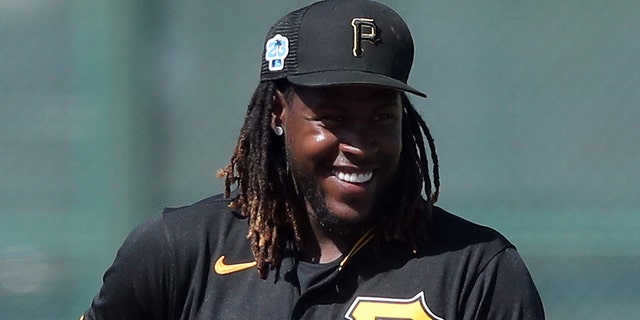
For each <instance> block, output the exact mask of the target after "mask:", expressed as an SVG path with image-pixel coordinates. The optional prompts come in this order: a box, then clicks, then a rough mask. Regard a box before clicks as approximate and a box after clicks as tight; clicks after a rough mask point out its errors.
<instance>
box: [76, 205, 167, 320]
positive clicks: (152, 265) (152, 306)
mask: <svg viewBox="0 0 640 320" xmlns="http://www.w3.org/2000/svg"><path fill="white" fill-rule="evenodd" d="M168 252H170V248H169V244H168V241H167V236H166V235H165V228H164V227H163V225H162V218H161V216H157V217H155V218H154V219H150V220H148V221H147V222H145V223H143V224H142V225H140V226H138V227H137V228H136V229H135V230H133V231H132V232H131V234H130V235H129V236H128V237H127V239H126V240H125V241H124V243H123V244H122V246H121V247H120V249H119V250H118V253H117V255H116V258H115V260H114V262H113V264H112V265H111V267H110V268H109V269H108V270H107V271H106V272H105V274H104V277H103V284H102V288H101V289H100V291H99V293H98V295H97V296H96V297H95V298H94V299H93V302H92V303H91V307H90V308H89V310H87V311H86V312H85V314H84V315H83V316H82V317H80V319H86V320H110V319H113V320H116V319H118V320H126V319H163V318H165V315H166V314H167V313H166V311H167V310H166V309H167V308H169V307H170V306H168V302H169V301H171V300H169V299H168V298H167V294H166V292H167V291H168V288H169V286H170V275H171V270H169V268H170V266H171V264H170V263H169V261H170V253H168Z"/></svg>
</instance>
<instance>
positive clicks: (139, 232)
mask: <svg viewBox="0 0 640 320" xmlns="http://www.w3.org/2000/svg"><path fill="white" fill-rule="evenodd" d="M230 201H231V199H229V198H225V197H223V196H222V195H215V196H212V197H209V198H206V199H204V200H201V201H198V202H196V203H194V204H191V205H187V206H183V207H177V208H165V209H164V210H163V211H162V213H160V214H156V215H154V216H152V217H150V218H148V219H147V220H145V221H143V222H142V223H141V224H140V225H138V226H137V227H136V228H135V229H134V230H133V231H132V232H131V233H130V234H129V236H128V237H127V239H126V240H125V243H124V244H123V246H122V248H121V250H127V249H129V248H131V249H133V250H136V249H137V251H146V250H150V251H149V252H150V254H153V255H156V256H157V255H158V254H160V255H167V254H171V253H174V254H176V255H178V256H185V255H184V253H186V252H185V250H186V251H190V250H199V247H201V246H203V245H208V244H211V243H212V242H213V243H216V242H217V239H218V238H222V237H228V238H229V237H230V238H234V237H235V238H238V239H244V238H245V235H246V230H247V225H246V223H242V220H244V218H243V217H242V216H241V215H240V214H239V212H237V211H236V210H234V209H231V208H229V203H230ZM239 222H240V223H239ZM159 246H162V247H163V248H164V249H165V250H161V251H162V253H159V252H157V250H153V249H154V248H158V247H159ZM154 252H155V253H154Z"/></svg>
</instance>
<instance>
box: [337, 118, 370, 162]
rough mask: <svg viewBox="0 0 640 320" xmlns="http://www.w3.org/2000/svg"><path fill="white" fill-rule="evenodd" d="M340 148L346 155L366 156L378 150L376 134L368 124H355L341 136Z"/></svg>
mask: <svg viewBox="0 0 640 320" xmlns="http://www.w3.org/2000/svg"><path fill="white" fill-rule="evenodd" d="M339 139H340V142H339V143H340V144H339V150H340V151H341V152H342V153H343V154H345V155H351V156H355V157H358V158H366V157H368V156H371V155H373V154H375V153H377V152H378V142H377V138H376V134H375V133H373V132H371V130H370V129H369V128H366V126H355V127H352V128H351V129H350V130H348V131H347V132H343V133H342V134H341V135H340V137H339Z"/></svg>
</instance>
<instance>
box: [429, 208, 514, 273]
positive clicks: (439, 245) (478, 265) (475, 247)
mask: <svg viewBox="0 0 640 320" xmlns="http://www.w3.org/2000/svg"><path fill="white" fill-rule="evenodd" d="M426 248H427V250H426V255H427V256H432V257H433V256H437V257H440V258H442V259H445V260H446V261H450V262H453V263H455V264H459V265H467V266H468V267H471V268H474V269H476V270H477V271H478V272H480V270H482V269H484V268H485V267H486V266H487V265H488V264H489V263H490V262H491V260H493V259H495V258H499V256H501V255H502V254H504V252H506V251H508V250H511V249H515V247H514V245H513V244H512V243H511V242H509V240H507V238H505V237H504V236H503V235H502V234H500V233H499V232H498V231H496V230H495V229H493V228H490V227H487V226H483V225H479V224H477V223H474V222H471V221H469V220H466V219H464V218H461V217H460V216H457V215H455V214H452V213H450V212H447V211H445V210H443V209H441V208H439V207H434V212H433V221H432V225H431V233H430V239H429V242H428V243H427V246H426Z"/></svg>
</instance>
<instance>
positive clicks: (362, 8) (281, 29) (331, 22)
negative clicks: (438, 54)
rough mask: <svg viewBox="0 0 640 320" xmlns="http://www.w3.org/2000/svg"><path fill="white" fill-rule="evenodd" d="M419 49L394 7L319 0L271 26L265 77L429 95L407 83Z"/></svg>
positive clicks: (363, 1)
mask: <svg viewBox="0 0 640 320" xmlns="http://www.w3.org/2000/svg"><path fill="white" fill-rule="evenodd" d="M413 52H414V47H413V39H412V38H411V32H410V31H409V28H408V27H407V25H406V24H405V22H404V21H403V20H402V18H401V17H400V16H399V15H398V14H397V13H396V12H395V11H393V10H392V9H391V8H389V7H387V6H385V5H383V4H381V3H378V2H375V1H370V0H326V1H319V2H316V3H313V4H311V5H309V6H306V7H304V8H301V9H298V10H295V11H292V12H290V13H288V14H287V15H285V16H284V17H283V18H281V19H280V20H278V21H277V22H276V23H275V24H274V25H273V26H272V27H271V29H270V30H269V32H268V33H267V36H266V39H265V46H264V49H263V52H262V53H263V54H262V69H261V71H260V80H261V81H269V80H278V79H287V80H288V81H289V82H291V83H293V84H296V85H300V86H308V87H321V86H333V85H344V84H362V85H373V86H381V87H386V88H392V89H397V90H402V91H406V92H410V93H413V94H416V95H418V96H421V97H426V95H425V94H424V93H422V92H421V91H418V90H416V89H414V88H412V87H411V86H409V85H408V84H407V79H408V78H409V72H410V71H411V66H412V64H413Z"/></svg>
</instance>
